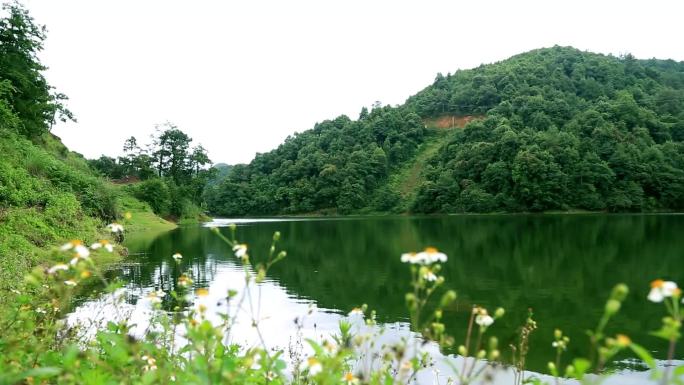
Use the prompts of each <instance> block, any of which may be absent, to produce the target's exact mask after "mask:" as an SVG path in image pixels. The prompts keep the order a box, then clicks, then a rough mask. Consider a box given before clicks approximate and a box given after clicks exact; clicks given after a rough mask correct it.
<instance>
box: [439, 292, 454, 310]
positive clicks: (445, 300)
mask: <svg viewBox="0 0 684 385" xmlns="http://www.w3.org/2000/svg"><path fill="white" fill-rule="evenodd" d="M455 300H456V292H455V291H453V290H449V291H447V292H446V293H444V295H443V296H442V299H441V300H440V301H439V306H440V307H442V308H444V307H447V306H449V305H450V304H451V303H452V302H454V301H455Z"/></svg>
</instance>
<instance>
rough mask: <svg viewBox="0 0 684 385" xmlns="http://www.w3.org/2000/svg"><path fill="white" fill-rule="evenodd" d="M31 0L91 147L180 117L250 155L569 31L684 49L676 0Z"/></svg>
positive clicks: (632, 44) (56, 75) (107, 145)
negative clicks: (438, 75) (320, 123)
mask: <svg viewBox="0 0 684 385" xmlns="http://www.w3.org/2000/svg"><path fill="white" fill-rule="evenodd" d="M23 2H24V4H26V5H27V6H28V8H29V10H30V12H31V14H32V15H33V17H34V18H35V19H36V21H37V22H38V23H41V24H45V25H47V27H48V39H47V41H46V43H45V51H44V52H43V53H42V54H41V58H42V60H43V63H44V64H45V65H47V66H48V67H50V69H49V70H48V72H47V78H48V81H49V82H50V83H51V84H52V85H54V86H56V87H57V89H58V91H60V92H63V93H65V94H67V95H68V96H69V97H70V101H69V102H68V106H69V108H70V109H71V110H72V111H73V112H74V113H75V114H76V117H77V119H78V123H70V124H61V125H58V126H56V127H55V128H54V129H53V132H54V133H55V134H56V135H58V136H60V137H61V138H62V139H63V141H64V142H65V144H66V145H67V146H69V148H71V149H72V150H74V151H78V152H80V153H82V154H84V155H85V156H86V157H89V158H94V157H99V156H100V155H101V154H107V155H110V156H111V155H119V154H120V153H121V147H122V145H123V141H124V140H125V139H126V138H127V137H129V136H131V135H134V136H136V137H137V138H138V140H139V141H145V140H147V138H148V136H149V134H151V133H152V132H153V130H154V125H155V124H157V123H163V122H165V121H171V122H173V123H175V124H176V125H178V126H179V128H181V129H182V130H183V131H185V132H186V133H188V134H189V135H190V136H191V137H192V138H193V139H194V140H195V141H194V142H193V143H195V144H196V143H198V142H199V143H202V144H203V145H204V146H205V147H206V148H207V149H208V150H209V155H210V157H211V159H212V160H213V161H214V162H226V163H231V164H232V163H239V162H248V161H250V160H251V159H252V158H253V157H254V155H255V153H256V152H266V151H268V150H270V149H273V148H275V147H276V146H277V145H278V144H280V143H281V142H282V141H283V139H284V138H285V137H287V135H290V134H292V133H294V132H295V131H298V132H301V131H304V130H306V129H309V128H312V127H313V125H314V123H315V122H317V121H322V120H325V119H331V118H334V117H336V116H339V115H341V114H347V115H349V116H350V117H351V118H353V119H355V118H356V117H357V116H358V113H359V111H360V110H361V107H363V106H370V105H371V104H372V103H373V102H374V101H376V100H379V101H381V102H382V103H383V104H391V105H395V104H401V103H403V102H404V101H405V100H406V98H407V97H408V96H410V95H412V94H415V93H416V92H417V91H419V90H420V89H422V88H424V87H425V86H427V85H429V84H430V83H431V82H432V80H433V79H434V77H435V75H436V73H437V72H442V73H444V74H446V73H447V72H454V71H455V70H456V69H458V68H471V67H474V66H477V65H479V64H480V63H489V62H492V61H499V60H502V59H505V58H507V57H509V56H511V55H514V54H517V53H521V52H524V51H527V50H530V49H534V48H539V47H548V46H552V45H554V44H559V45H572V46H574V47H576V48H580V49H583V50H589V51H595V52H603V53H613V54H620V53H626V52H631V53H632V54H634V55H635V56H636V57H639V58H650V57H658V58H672V59H676V60H684V44H682V38H683V37H684V32H683V30H682V19H681V17H682V15H684V2H682V1H676V0H673V1H662V0H650V1H641V2H636V1H624V0H623V1H608V0H606V1H601V0H592V1H584V0H574V1H562V2H561V1H553V0H545V1H525V0H516V1H511V0H505V1H456V0H452V1H425V0H423V1H413V2H408V1H398V0H394V1H368V0H367V1H352V0H339V1H338V0H335V1H332V0H331V1H328V0H315V1H297V0H290V1H283V0H273V1H254V0H250V1H246V0H245V1H228V0H225V1H217V0H216V1H199V0H192V1H190V0H186V1H173V0H111V1H105V0H98V1H93V0H80V1H79V0H60V1H56V0H23Z"/></svg>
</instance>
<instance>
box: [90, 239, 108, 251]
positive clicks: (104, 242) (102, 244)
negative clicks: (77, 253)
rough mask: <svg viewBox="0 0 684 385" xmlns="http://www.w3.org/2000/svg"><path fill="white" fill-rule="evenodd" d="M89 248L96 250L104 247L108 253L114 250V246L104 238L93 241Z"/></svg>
mask: <svg viewBox="0 0 684 385" xmlns="http://www.w3.org/2000/svg"><path fill="white" fill-rule="evenodd" d="M90 248H91V249H93V250H97V249H99V248H104V249H105V250H107V251H108V252H110V253H111V252H112V251H114V246H112V244H111V243H109V241H108V240H106V239H101V240H100V241H98V242H95V243H93V244H92V245H90Z"/></svg>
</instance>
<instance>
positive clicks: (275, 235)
mask: <svg viewBox="0 0 684 385" xmlns="http://www.w3.org/2000/svg"><path fill="white" fill-rule="evenodd" d="M273 240H274V241H275V242H278V241H279V240H280V231H276V232H275V233H273Z"/></svg>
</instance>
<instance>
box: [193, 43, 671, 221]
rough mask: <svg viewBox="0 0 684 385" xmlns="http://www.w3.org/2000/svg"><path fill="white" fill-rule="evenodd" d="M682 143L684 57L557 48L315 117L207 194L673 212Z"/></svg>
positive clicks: (288, 200)
mask: <svg viewBox="0 0 684 385" xmlns="http://www.w3.org/2000/svg"><path fill="white" fill-rule="evenodd" d="M468 116H478V117H480V116H481V117H482V119H479V120H478V119H475V120H474V121H472V122H470V123H469V124H467V125H466V127H465V129H462V130H461V129H457V128H455V127H450V126H451V124H449V123H448V122H449V120H451V121H454V122H455V121H456V120H457V119H463V117H468ZM437 122H441V123H440V124H441V126H439V125H438V124H437ZM440 130H441V131H440ZM683 140H684V63H682V62H676V61H673V60H658V59H649V60H637V59H635V58H634V57H632V56H631V55H626V56H622V57H614V56H607V55H601V54H595V53H590V52H582V51H580V50H577V49H574V48H572V47H558V46H555V47H552V48H542V49H537V50H533V51H529V52H526V53H522V54H519V55H516V56H513V57H511V58H509V59H507V60H503V61H500V62H497V63H493V64H487V65H481V66H479V67H477V68H474V69H469V70H459V71H456V72H455V73H454V74H447V75H442V74H438V75H437V77H436V79H435V81H434V83H433V84H432V85H430V86H428V87H426V88H425V89H423V90H421V91H420V92H418V93H417V94H416V95H414V96H411V97H410V98H408V100H407V101H406V103H405V104H404V105H402V106H398V107H376V108H373V109H372V110H371V111H368V110H366V109H365V108H364V109H363V110H362V111H361V114H360V116H359V118H358V119H357V120H351V119H350V118H348V117H346V116H341V117H338V118H336V119H334V120H328V121H324V122H322V123H319V124H316V125H315V126H314V128H313V129H312V130H308V131H304V132H303V133H301V134H297V135H295V136H294V137H289V138H288V139H286V141H285V142H284V143H283V144H282V145H280V146H279V147H278V148H277V149H275V150H273V151H271V152H268V153H265V154H260V155H258V156H257V157H256V158H255V159H254V160H253V161H252V162H251V163H250V164H248V165H240V166H235V167H234V168H233V169H231V171H230V172H229V174H228V176H227V177H226V178H225V179H224V180H223V181H222V182H220V183H219V184H217V185H216V186H214V187H212V188H210V189H208V190H207V193H206V199H207V203H208V207H209V210H210V211H212V212H214V213H217V214H221V215H286V214H298V213H312V212H320V213H333V214H334V213H339V214H345V213H370V212H406V211H412V212H421V213H432V212H519V211H546V210H569V209H580V210H607V211H651V210H681V209H682V208H684V144H683V143H682V141H683ZM426 151H428V152H427V153H426ZM414 161H418V162H419V163H420V164H419V166H420V167H419V168H420V170H418V171H419V173H420V178H416V177H415V173H416V172H417V171H416V170H413V171H411V172H407V171H405V170H407V169H409V168H412V167H413V168H414V169H415V164H414ZM407 175H413V176H412V178H413V179H414V180H419V182H420V183H419V186H416V187H415V190H417V191H415V192H414V193H413V194H407V193H406V191H405V190H406V186H407V184H406V182H405V181H402V180H400V179H401V178H404V177H406V176H407ZM402 186H403V187H402ZM408 186H412V185H410V184H409V185H408ZM411 188H413V187H411ZM402 189H403V190H402Z"/></svg>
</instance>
